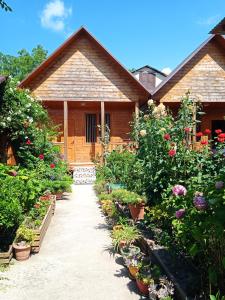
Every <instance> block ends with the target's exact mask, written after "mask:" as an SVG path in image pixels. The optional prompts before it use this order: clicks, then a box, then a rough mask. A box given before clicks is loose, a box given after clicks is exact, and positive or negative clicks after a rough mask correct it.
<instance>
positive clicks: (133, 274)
mask: <svg viewBox="0 0 225 300" xmlns="http://www.w3.org/2000/svg"><path fill="white" fill-rule="evenodd" d="M128 269H129V272H130V276H131V278H132V279H135V278H136V274H137V272H138V270H139V268H138V267H135V266H132V265H130V266H129V267H128Z"/></svg>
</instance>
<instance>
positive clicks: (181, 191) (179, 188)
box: [172, 184, 187, 196]
mask: <svg viewBox="0 0 225 300" xmlns="http://www.w3.org/2000/svg"><path fill="white" fill-rule="evenodd" d="M172 191H173V194H174V195H175V196H185V195H186V194H187V190H186V188H185V187H184V186H183V185H180V184H177V185H175V186H174V187H173V188H172Z"/></svg>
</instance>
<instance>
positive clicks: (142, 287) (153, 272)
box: [136, 263, 161, 295]
mask: <svg viewBox="0 0 225 300" xmlns="http://www.w3.org/2000/svg"><path fill="white" fill-rule="evenodd" d="M160 273H161V272H160V269H159V268H158V267H157V266H156V265H150V264H146V263H142V265H141V267H140V269H139V271H138V273H137V274H136V283H137V287H138V289H139V291H140V293H141V294H143V295H148V294H149V286H150V284H154V281H155V280H157V279H158V278H159V276H160Z"/></svg>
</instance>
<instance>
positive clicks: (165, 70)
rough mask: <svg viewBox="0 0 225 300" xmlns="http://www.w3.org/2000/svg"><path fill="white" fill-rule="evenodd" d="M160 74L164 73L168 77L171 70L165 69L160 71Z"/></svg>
mask: <svg viewBox="0 0 225 300" xmlns="http://www.w3.org/2000/svg"><path fill="white" fill-rule="evenodd" d="M162 72H163V73H165V74H166V75H169V74H170V73H171V72H172V70H171V69H170V68H169V67H166V68H163V69H162Z"/></svg>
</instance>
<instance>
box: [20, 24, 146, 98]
mask: <svg viewBox="0 0 225 300" xmlns="http://www.w3.org/2000/svg"><path fill="white" fill-rule="evenodd" d="M82 34H86V35H87V36H88V37H89V38H90V39H91V40H92V41H94V42H95V43H96V44H97V45H98V46H99V47H100V48H101V49H102V50H103V51H104V52H105V54H106V55H108V56H109V59H111V60H112V61H113V62H114V63H115V64H116V65H117V66H118V67H119V68H120V69H121V71H122V72H123V73H124V75H125V76H128V77H129V79H131V81H132V82H134V84H135V85H136V86H137V87H138V88H139V89H140V90H141V91H142V92H143V93H145V95H146V97H150V96H151V95H150V93H149V91H148V90H147V89H146V88H145V87H144V86H143V85H142V84H141V83H140V82H139V81H138V80H137V79H136V78H135V76H134V75H133V74H132V73H131V72H129V71H128V70H127V69H126V68H125V67H124V66H123V65H122V64H121V63H120V62H119V61H118V60H117V59H116V58H115V57H114V56H113V55H112V54H111V53H110V52H109V51H108V50H106V48H105V47H104V46H103V45H102V44H101V43H100V42H99V41H98V40H97V39H96V38H95V37H94V36H93V35H92V34H91V33H90V32H89V31H88V30H87V29H86V28H84V27H81V28H80V29H79V30H77V31H76V32H75V33H74V34H73V35H71V36H70V37H69V38H68V39H67V40H66V41H65V42H64V43H63V44H62V45H61V46H60V47H58V48H57V49H56V50H55V51H54V52H53V53H52V54H51V55H50V56H49V57H48V58H47V59H46V60H45V61H44V62H42V63H41V64H40V65H39V66H38V67H37V68H36V69H35V70H34V71H32V72H31V73H30V74H29V75H28V76H27V77H26V78H25V79H24V80H23V81H22V82H21V83H20V85H19V86H20V87H28V86H29V83H30V82H31V81H32V80H33V79H34V78H35V77H36V76H37V75H39V74H40V73H41V72H42V71H43V70H44V69H46V68H48V67H49V66H50V65H51V64H52V63H53V62H55V61H56V60H57V58H58V57H59V56H60V55H61V54H62V53H63V51H64V50H65V49H66V48H67V47H69V46H70V45H71V44H72V43H74V42H76V41H77V39H78V38H79V37H80V35H82Z"/></svg>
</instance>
